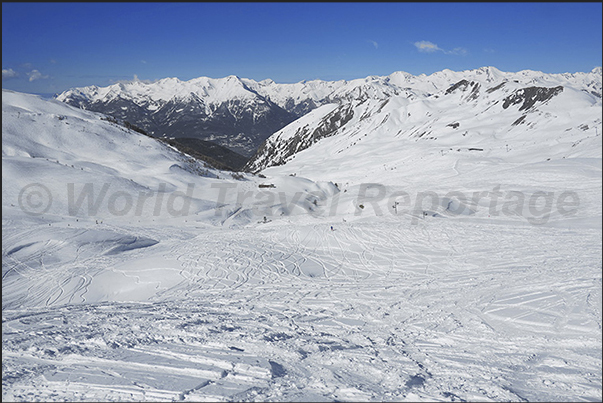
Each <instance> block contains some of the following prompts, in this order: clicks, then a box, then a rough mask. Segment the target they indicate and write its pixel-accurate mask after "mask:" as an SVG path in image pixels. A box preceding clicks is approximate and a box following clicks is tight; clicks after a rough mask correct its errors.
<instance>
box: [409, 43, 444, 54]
mask: <svg viewBox="0 0 603 403" xmlns="http://www.w3.org/2000/svg"><path fill="white" fill-rule="evenodd" d="M415 46H416V47H417V50H418V51H419V52H424V53H433V52H436V51H438V50H441V51H443V49H440V48H439V47H438V45H436V44H435V43H432V42H429V41H419V42H415Z"/></svg>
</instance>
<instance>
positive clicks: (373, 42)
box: [367, 39, 379, 49]
mask: <svg viewBox="0 0 603 403" xmlns="http://www.w3.org/2000/svg"><path fill="white" fill-rule="evenodd" d="M367 42H370V43H372V44H373V46H374V47H375V49H379V44H378V43H377V42H375V41H371V40H370V39H369V40H368V41H367Z"/></svg>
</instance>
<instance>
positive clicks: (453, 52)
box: [444, 48, 467, 56]
mask: <svg viewBox="0 0 603 403" xmlns="http://www.w3.org/2000/svg"><path fill="white" fill-rule="evenodd" d="M444 53H446V54H448V55H461V56H465V55H466V54H467V49H464V48H454V49H452V50H451V51H450V52H446V51H445V52H444Z"/></svg>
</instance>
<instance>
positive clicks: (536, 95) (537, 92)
mask: <svg viewBox="0 0 603 403" xmlns="http://www.w3.org/2000/svg"><path fill="white" fill-rule="evenodd" d="M561 91H563V86H561V85H560V86H557V87H552V88H546V87H528V88H522V89H519V90H517V91H515V92H514V93H513V94H511V95H509V96H508V97H506V98H505V99H504V102H503V106H502V107H503V108H504V109H507V108H508V107H509V106H511V105H517V104H520V103H522V102H523V104H522V105H521V106H520V107H519V110H520V111H524V110H527V109H530V108H531V107H532V106H534V105H535V104H536V102H546V101H548V100H549V99H551V98H553V97H554V96H555V95H557V94H559V93H560V92H561Z"/></svg>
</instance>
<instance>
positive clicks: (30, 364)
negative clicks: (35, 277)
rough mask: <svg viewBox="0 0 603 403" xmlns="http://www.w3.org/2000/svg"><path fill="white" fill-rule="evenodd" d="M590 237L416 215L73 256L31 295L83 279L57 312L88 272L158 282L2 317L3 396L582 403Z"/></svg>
mask: <svg viewBox="0 0 603 403" xmlns="http://www.w3.org/2000/svg"><path fill="white" fill-rule="evenodd" d="M144 235H145V236H147V237H149V238H161V234H151V233H148V234H146V233H145V234H144ZM597 242H599V243H600V232H597V231H590V232H589V231H583V232H581V233H573V232H572V231H566V230H556V229H550V228H548V229H547V228H539V227H536V226H520V225H518V226H492V227H486V228H484V226H483V225H479V226H478V225H474V224H471V223H462V222H455V223H451V222H450V221H446V220H426V221H424V222H423V221H422V222H420V223H419V224H418V225H416V226H404V225H400V224H399V223H395V222H385V221H383V222H372V223H362V222H356V223H345V224H341V223H340V224H338V225H336V227H335V231H331V230H330V227H329V226H326V225H314V224H308V225H292V226H286V225H280V226H279V225H273V226H258V227H256V228H247V229H244V230H224V231H211V232H206V233H201V234H198V235H196V236H194V237H186V236H184V235H183V236H180V237H178V238H177V239H173V240H170V239H165V236H164V238H163V241H162V242H161V243H160V244H158V245H156V246H154V247H153V248H149V249H147V250H146V251H143V250H135V251H130V252H127V253H125V254H122V255H117V256H115V257H108V256H107V257H105V258H103V260H101V261H99V260H84V259H83V258H82V255H81V252H82V251H80V252H78V253H79V254H78V255H77V256H78V257H79V258H80V259H82V261H79V262H78V261H74V262H73V267H72V268H71V269H69V270H66V269H65V271H63V272H60V271H59V272H55V273H54V275H55V278H56V283H50V284H49V285H48V287H49V288H52V287H56V284H58V285H61V284H64V283H65V282H66V281H68V280H69V281H75V280H76V279H78V278H77V276H75V275H74V273H75V267H76V265H79V266H78V267H82V268H84V267H85V270H84V273H83V274H82V276H89V277H90V280H89V281H83V280H81V278H79V279H78V281H79V283H78V285H77V286H75V287H73V288H72V290H73V291H72V293H73V295H77V297H76V296H72V297H71V299H67V297H68V295H63V296H62V298H63V300H65V301H69V300H70V301H76V300H79V299H83V298H86V297H87V296H88V297H91V296H92V293H93V292H94V288H95V287H96V286H97V285H98V284H96V283H95V279H98V276H96V274H95V273H99V272H101V271H102V270H101V268H100V267H98V266H99V262H103V263H104V264H106V265H107V267H110V268H112V269H111V270H113V271H112V272H118V271H119V272H120V273H124V274H123V275H121V276H122V277H120V278H124V279H126V278H136V279H137V280H136V281H133V282H131V283H128V284H129V286H130V287H133V288H132V289H133V290H135V288H136V287H137V286H138V287H141V286H145V287H146V284H147V283H145V281H148V280H145V273H146V271H145V270H147V271H148V270H151V269H152V270H159V269H161V268H162V267H163V268H165V270H166V271H165V273H167V274H165V275H164V277H161V276H159V277H161V278H164V279H165V281H164V282H163V283H161V284H157V285H154V286H153V287H154V288H153V290H154V291H153V294H141V295H143V296H144V295H151V297H149V298H147V299H145V300H144V301H142V302H138V303H127V302H98V303H94V304H90V303H89V304H77V305H67V306H65V305H57V306H55V307H50V308H45V307H40V308H32V309H27V310H8V309H5V310H3V317H4V321H3V357H4V358H3V364H4V371H3V376H4V381H3V397H4V398H5V399H13V400H21V399H26V400H35V399H43V400H48V399H50V400H57V399H66V400H91V399H92V400H94V399H97V400H163V401H169V400H208V399H209V400H325V399H326V400H388V399H390V400H400V399H411V400H412V399H430V400H450V401H458V400H495V401H509V400H548V399H550V400H557V401H558V400H574V399H576V398H580V399H583V400H597V399H600V397H601V381H600V375H601V369H600V358H599V360H598V359H597V357H600V342H601V327H600V325H601V322H600V321H601V319H600V314H601V307H600V295H601V293H600V287H601V274H600V255H599V254H598V252H597V251H596V250H594V249H593V248H592V247H591V245H593V244H596V243H597ZM577 250H579V251H581V253H580V256H579V258H578V259H576V257H575V256H576V251H577ZM126 258H127V259H126ZM124 259H125V260H124ZM76 260H77V259H76ZM174 262H175V263H174ZM5 263H6V264H7V265H8V264H9V263H10V261H9V260H8V259H7V260H5ZM84 263H85V264H86V265H87V266H85V265H84ZM126 263H127V264H126ZM95 264H96V266H95ZM153 267H154V268H153ZM577 267H579V270H576V268H577ZM46 269H48V267H46ZM143 269H144V270H143ZM15 270H16V269H15ZM154 273H155V275H154V276H155V278H156V277H157V275H159V274H161V272H160V271H157V272H154ZM12 275H13V274H10V275H7V277H9V276H12ZM126 275H127V276H130V277H127V276H126ZM61 276H64V277H61ZM95 276H96V277H95ZM62 288H63V290H64V291H63V293H65V290H69V289H70V288H69V287H65V286H62ZM86 290H89V291H88V292H87V293H86V292H85V291H86ZM3 291H4V286H3ZM30 292H31V291H30ZM38 292H40V293H42V294H43V295H54V294H53V293H55V292H58V291H57V289H48V290H39V291H38ZM125 295H127V294H122V296H125ZM597 301H599V302H597Z"/></svg>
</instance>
